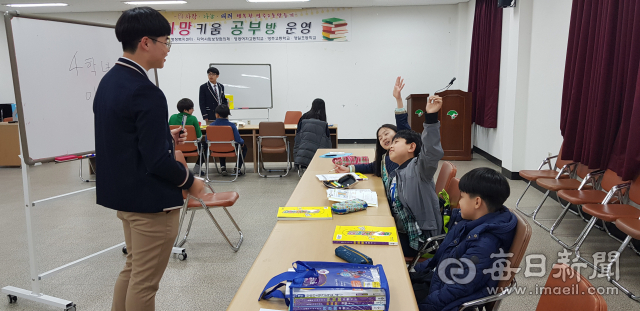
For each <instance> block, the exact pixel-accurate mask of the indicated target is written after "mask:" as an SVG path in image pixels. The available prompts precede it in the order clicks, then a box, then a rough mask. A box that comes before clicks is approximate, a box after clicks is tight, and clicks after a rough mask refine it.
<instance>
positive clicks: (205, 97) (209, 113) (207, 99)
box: [200, 81, 229, 120]
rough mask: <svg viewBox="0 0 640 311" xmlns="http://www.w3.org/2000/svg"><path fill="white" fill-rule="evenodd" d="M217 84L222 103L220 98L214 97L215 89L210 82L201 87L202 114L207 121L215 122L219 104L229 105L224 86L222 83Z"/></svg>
mask: <svg viewBox="0 0 640 311" xmlns="http://www.w3.org/2000/svg"><path fill="white" fill-rule="evenodd" d="M216 84H217V85H218V90H219V91H220V102H218V98H216V97H215V96H213V94H214V92H213V88H212V87H211V83H210V82H209V81H207V83H205V84H203V85H201V86H200V112H201V113H202V118H203V119H205V120H215V119H216V107H218V105H219V104H224V105H228V104H229V102H228V101H227V98H226V97H224V85H222V83H216Z"/></svg>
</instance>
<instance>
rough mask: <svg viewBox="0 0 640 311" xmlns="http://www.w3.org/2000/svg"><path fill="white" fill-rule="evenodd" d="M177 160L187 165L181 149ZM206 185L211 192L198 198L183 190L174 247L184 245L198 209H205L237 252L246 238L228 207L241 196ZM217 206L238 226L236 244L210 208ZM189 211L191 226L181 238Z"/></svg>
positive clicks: (177, 153)
mask: <svg viewBox="0 0 640 311" xmlns="http://www.w3.org/2000/svg"><path fill="white" fill-rule="evenodd" d="M176 160H177V161H178V162H180V163H182V164H183V165H184V166H185V168H186V167H187V161H186V160H185V159H184V156H183V155H182V153H181V152H180V151H176ZM196 178H198V177H196ZM205 185H206V187H207V188H208V189H209V191H211V193H205V194H203V195H202V196H200V197H197V198H196V197H194V196H191V195H190V194H189V193H188V192H187V191H182V197H183V198H184V205H183V206H182V211H181V214H180V224H179V225H178V236H177V237H176V241H175V243H174V247H181V246H182V245H184V243H185V242H186V241H187V237H188V236H189V232H190V231H191V225H192V224H193V217H194V216H195V213H196V210H199V209H204V210H205V212H207V214H208V215H209V218H211V220H212V221H213V224H214V225H215V226H216V228H218V231H220V233H222V236H223V237H224V239H225V240H227V243H229V246H231V249H233V251H234V252H237V251H238V250H239V249H240V245H242V241H243V240H244V235H243V234H242V231H241V230H240V227H238V224H237V223H236V221H235V219H233V217H232V216H231V214H230V213H229V211H228V210H227V207H229V206H233V205H234V204H235V203H236V201H237V200H238V198H239V197H240V196H239V195H238V193H237V192H235V191H228V192H215V191H214V190H213V188H212V187H211V186H210V185H209V184H207V183H205ZM216 207H222V209H223V210H224V212H225V213H226V214H227V216H229V219H230V220H231V222H232V223H233V225H234V226H235V227H236V230H237V231H238V234H239V235H240V239H239V240H238V242H237V243H236V244H235V245H234V244H233V243H232V242H231V241H230V240H229V238H228V237H227V234H225V233H224V231H223V230H222V228H221V227H220V224H218V221H217V220H216V218H215V217H214V216H213V214H212V213H211V211H210V209H211V208H216ZM187 211H191V219H190V220H189V226H188V227H187V232H186V233H185V235H184V238H183V239H182V240H180V230H182V225H183V223H184V220H185V216H186V215H187Z"/></svg>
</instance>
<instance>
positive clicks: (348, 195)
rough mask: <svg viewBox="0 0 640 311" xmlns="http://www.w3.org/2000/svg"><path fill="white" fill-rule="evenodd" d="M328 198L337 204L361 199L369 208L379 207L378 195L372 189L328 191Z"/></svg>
mask: <svg viewBox="0 0 640 311" xmlns="http://www.w3.org/2000/svg"><path fill="white" fill-rule="evenodd" d="M327 198H328V199H329V201H335V202H342V201H347V200H353V199H360V200H364V201H365V202H367V204H368V205H369V206H378V193H376V192H375V191H371V189H327Z"/></svg>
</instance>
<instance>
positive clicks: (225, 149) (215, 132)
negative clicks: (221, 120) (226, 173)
mask: <svg viewBox="0 0 640 311" xmlns="http://www.w3.org/2000/svg"><path fill="white" fill-rule="evenodd" d="M207 145H208V146H209V151H210V156H212V157H213V164H214V165H215V166H216V172H218V173H221V172H220V169H218V163H217V162H216V157H219V158H230V157H236V173H235V176H236V177H235V178H234V179H233V180H213V179H210V178H209V157H207V177H206V179H207V181H208V182H209V181H212V182H234V181H236V179H238V175H240V170H241V169H243V168H244V171H243V172H244V173H246V166H245V164H244V158H242V167H240V159H241V157H242V150H241V145H240V144H239V143H237V142H236V141H235V140H234V136H233V129H232V128H231V127H230V126H222V125H211V126H207ZM231 175H234V174H231Z"/></svg>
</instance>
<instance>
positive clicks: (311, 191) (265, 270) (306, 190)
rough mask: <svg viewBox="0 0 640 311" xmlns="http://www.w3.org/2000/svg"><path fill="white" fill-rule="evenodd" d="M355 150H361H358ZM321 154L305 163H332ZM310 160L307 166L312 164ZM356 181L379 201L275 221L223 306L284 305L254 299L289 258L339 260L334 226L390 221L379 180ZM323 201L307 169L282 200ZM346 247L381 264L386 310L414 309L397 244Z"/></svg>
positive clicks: (238, 310) (247, 310)
mask: <svg viewBox="0 0 640 311" xmlns="http://www.w3.org/2000/svg"><path fill="white" fill-rule="evenodd" d="M361 150H363V151H364V149H361ZM340 151H345V150H340ZM324 153H326V151H324V150H318V152H317V153H316V157H315V158H314V159H313V161H312V162H311V165H313V164H314V162H317V160H329V162H326V161H321V163H320V164H319V165H318V166H314V167H318V168H321V169H324V168H326V166H327V165H330V167H331V168H332V167H333V164H332V163H331V161H330V159H320V158H318V157H317V156H318V155H320V154H324ZM359 153H360V152H357V153H356V152H354V155H359ZM327 163H329V164H327ZM311 165H310V167H312V166H311ZM318 173H321V172H318ZM356 186H358V187H363V188H366V187H369V188H370V189H372V190H375V191H376V192H378V203H379V206H378V207H377V208H373V207H372V208H369V209H367V211H365V212H357V213H352V214H347V215H334V216H333V219H332V220H317V221H278V223H277V224H276V226H275V227H274V229H273V231H272V232H271V234H270V235H269V238H268V239H267V241H266V243H265V244H264V246H263V248H262V250H261V251H260V254H258V257H257V258H256V260H255V262H254V263H253V265H252V266H251V269H250V270H249V272H248V273H247V276H246V277H245V279H244V281H243V282H242V284H241V285H240V288H239V289H238V291H237V292H236V295H235V297H234V298H233V300H232V301H231V304H229V307H228V309H227V310H232V311H253V310H256V311H257V310H260V308H266V309H274V310H286V305H285V304H284V301H282V300H281V299H272V300H270V301H268V300H261V301H258V297H259V295H260V293H261V292H262V289H263V288H264V286H265V285H266V284H267V282H268V281H269V280H270V279H271V278H272V277H274V276H275V275H277V274H278V273H281V272H284V271H286V270H287V269H288V268H291V263H293V262H295V261H297V260H303V261H338V262H341V261H342V260H341V259H340V258H338V257H336V256H335V253H334V250H335V248H336V247H337V246H338V245H337V244H333V243H332V236H333V231H334V230H335V226H337V225H347V226H349V225H350V226H355V225H370V226H383V227H391V226H395V222H394V219H393V217H392V216H391V213H390V211H389V205H388V204H387V200H386V196H385V194H384V187H383V186H382V180H381V179H380V178H377V177H374V176H372V175H371V176H370V178H369V180H367V181H362V182H360V183H359V184H358V185H356ZM328 204H329V201H328V200H327V199H326V188H325V187H324V186H323V185H322V184H321V183H320V182H319V181H318V179H317V178H316V177H315V174H314V172H312V171H307V172H306V173H305V175H304V176H303V177H302V179H301V180H300V182H299V183H298V186H297V187H296V189H295V190H294V192H293V195H292V196H291V198H290V199H289V202H287V206H327V205H328ZM273 217H275V215H274V216H273ZM350 246H351V247H353V248H356V249H358V250H359V251H362V252H363V253H365V254H367V255H369V256H370V257H371V258H372V259H373V261H374V263H375V264H382V266H383V267H384V270H385V273H386V275H387V280H388V281H389V288H390V292H391V304H390V307H389V310H391V311H405V310H406V311H412V310H418V306H417V303H416V299H415V297H414V295H413V289H412V287H411V281H410V279H409V274H408V272H407V268H406V264H405V261H404V256H403V254H402V249H401V248H400V246H382V245H350Z"/></svg>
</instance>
